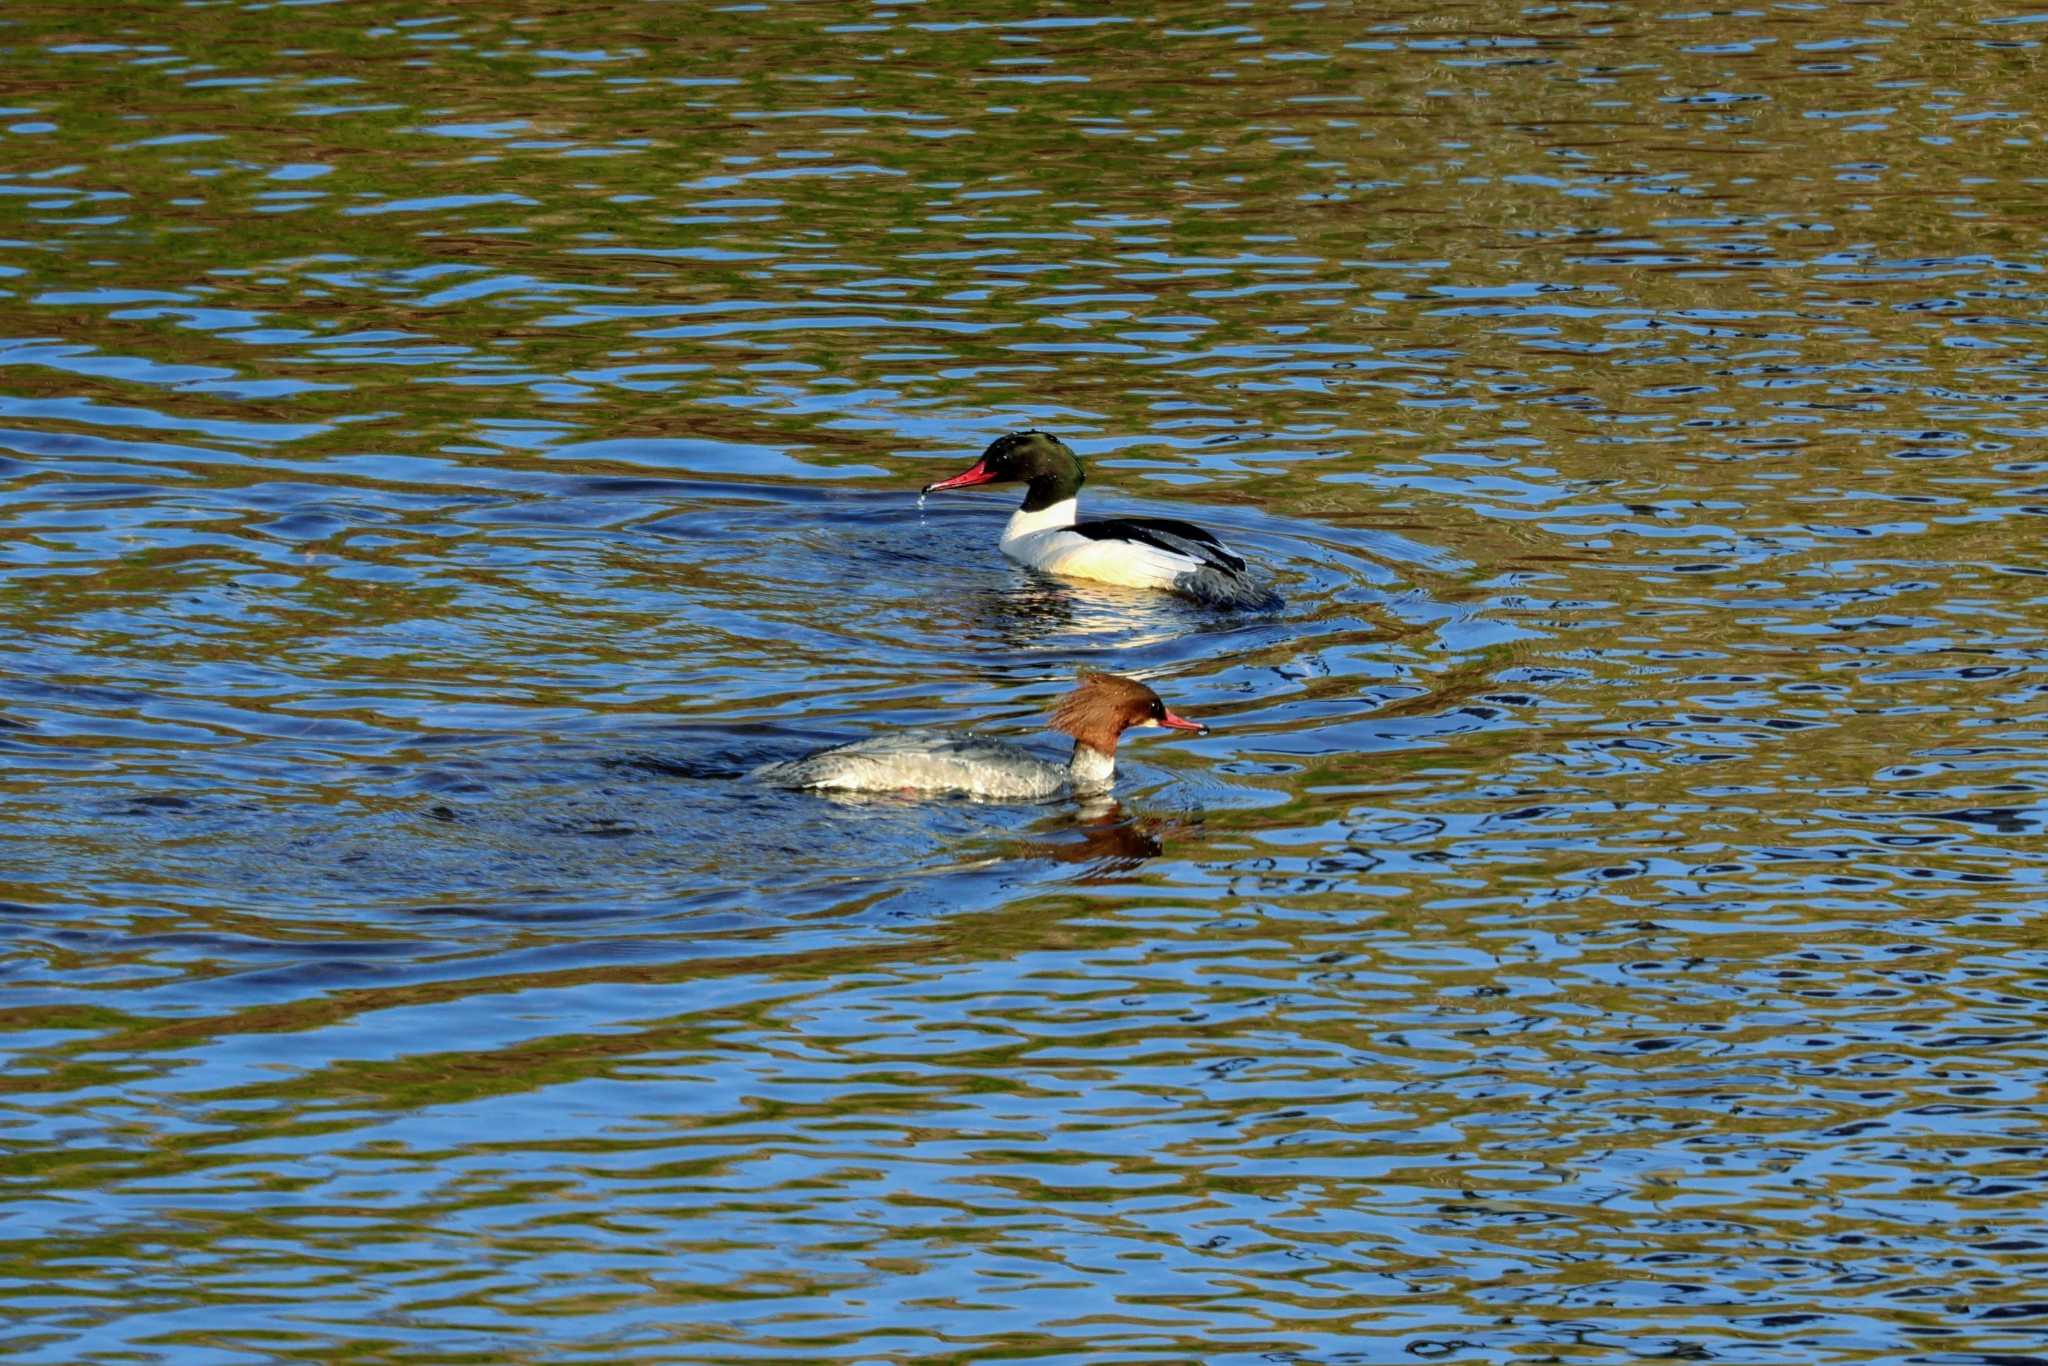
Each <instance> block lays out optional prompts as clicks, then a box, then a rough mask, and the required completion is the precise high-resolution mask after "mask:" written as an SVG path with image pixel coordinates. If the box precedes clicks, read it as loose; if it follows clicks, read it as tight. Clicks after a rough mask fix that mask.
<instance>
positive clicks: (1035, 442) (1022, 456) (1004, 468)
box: [924, 432, 1088, 512]
mask: <svg viewBox="0 0 2048 1366" xmlns="http://www.w3.org/2000/svg"><path fill="white" fill-rule="evenodd" d="M1087 477H1088V476H1087V474H1086V473H1085V472H1084V471H1083V470H1082V469H1081V457H1080V456H1078V455H1075V454H1074V453H1073V452H1072V451H1070V450H1068V449H1067V443H1066V442H1064V441H1062V440H1060V439H1059V438H1058V437H1056V436H1053V435H1051V434H1050V433H1048V432H1011V433H1010V434H1009V435H1008V436H999V437H997V438H996V439H995V440H994V441H991V442H989V444H988V449H987V450H985V451H983V452H982V453H981V459H979V460H977V461H975V462H974V463H973V464H972V465H971V466H969V467H968V468H967V469H965V470H962V471H961V472H960V473H958V474H956V475H954V476H953V477H952V478H951V479H941V480H940V481H939V482H938V483H936V484H926V485H925V487H924V491H925V492H926V493H938V492H941V491H942V490H945V489H965V488H972V487H974V486H975V485H976V484H1011V483H1022V484H1025V485H1027V488H1026V489H1025V493H1024V510H1025V511H1026V512H1038V511H1041V510H1042V509H1045V508H1049V507H1051V506H1052V505H1053V504H1054V503H1059V502H1064V501H1066V500H1067V499H1069V498H1072V497H1073V496H1074V495H1075V494H1077V493H1079V492H1080V491H1081V484H1082V482H1083V481H1084V480H1086V479H1087Z"/></svg>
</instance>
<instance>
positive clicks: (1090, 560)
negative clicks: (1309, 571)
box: [924, 431, 1280, 612]
mask: <svg viewBox="0 0 2048 1366" xmlns="http://www.w3.org/2000/svg"><path fill="white" fill-rule="evenodd" d="M1087 477H1088V476H1087V474H1086V473H1085V472H1083V470H1082V469H1081V460H1080V457H1079V456H1077V455H1075V454H1074V453H1073V452H1072V451H1070V450H1068V449H1067V446H1066V443H1065V442H1063V441H1061V440H1060V439H1059V438H1058V437H1056V436H1052V435H1050V434H1049V433H1046V432H1038V431H1031V432H1011V433H1010V434H1009V435H1008V436H999V437H997V438H996V439H995V440H994V441H992V442H990V443H989V447H988V449H987V450H985V451H983V452H982V453H981V459H979V460H977V461H975V462H974V464H973V465H972V466H970V467H969V468H968V469H965V470H963V471H961V472H960V473H959V474H956V475H954V476H953V477H952V478H951V479H941V480H940V481H939V482H938V483H936V484H927V485H925V487H924V491H925V492H926V493H939V492H942V491H943V490H945V489H964V488H972V487H973V486H974V485H976V484H1002V483H1009V482H1012V481H1016V480H1021V481H1023V483H1024V484H1025V489H1024V505H1023V506H1022V507H1020V508H1018V509H1017V511H1016V512H1015V513H1013V514H1011V517H1010V524H1009V525H1008V526H1006V527H1004V528H1003V539H1002V549H1003V554H1005V555H1007V556H1009V557H1010V558H1011V559H1013V560H1016V561H1017V562H1019V563H1020V564H1028V565H1030V566H1031V567H1032V568H1034V569H1043V570H1045V571H1046V572H1048V573H1052V574H1071V575H1073V576H1074V577H1075V578H1081V579H1100V580H1102V581H1103V582H1104V583H1120V584H1126V585H1129V586H1131V587H1134V588H1164V589H1168V590H1170V591H1172V592H1175V593H1179V594H1181V595H1182V596H1184V597H1190V598H1193V599H1194V600H1195V601H1197V602H1201V603H1207V604H1209V605H1211V606H1214V607H1237V608H1244V609H1247V610H1250V611H1257V612H1270V611H1272V610H1274V609H1275V608H1277V607H1279V606H1280V595H1279V594H1277V593H1275V592H1274V591H1273V590H1272V589H1270V588H1267V587H1266V586H1265V585H1263V584H1261V583H1259V582H1258V581H1257V580H1255V579H1254V578H1252V576H1251V574H1250V573H1249V572H1248V571H1247V570H1246V569H1245V565H1244V561H1243V560H1241V559H1239V558H1238V557H1237V556H1236V555H1234V554H1232V553H1231V551H1230V547H1229V546H1227V545H1225V544H1223V542H1221V541H1219V540H1217V539H1216V538H1215V537H1214V536H1211V535H1210V534H1209V533H1208V532H1206V531H1204V530H1202V528H1200V527H1198V526H1195V525H1194V524H1192V523H1190V522H1179V521H1174V520H1172V519H1170V518H1164V517H1116V518H1109V519H1105V520H1102V521H1094V522H1082V521H1076V520H1075V517H1076V504H1077V503H1078V502H1079V495H1080V492H1081V484H1082V482H1083V481H1084V480H1086V479H1087Z"/></svg>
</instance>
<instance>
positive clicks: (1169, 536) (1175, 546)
mask: <svg viewBox="0 0 2048 1366" xmlns="http://www.w3.org/2000/svg"><path fill="white" fill-rule="evenodd" d="M1067 530H1069V531H1071V532H1073V533H1075V534H1076V535H1078V536H1086V537H1087V538H1088V539H1089V540H1091V541H1139V542H1142V543H1143V544H1145V545H1149V546H1154V547H1156V548H1158V549H1160V550H1164V551H1168V552H1170V553H1172V554H1175V555H1185V556H1187V557H1188V558H1189V559H1191V560H1195V561H1198V562H1200V563H1202V564H1205V565H1207V566H1209V567H1210V568H1211V569H1220V570H1222V571H1224V572H1226V573H1230V574H1242V573H1244V572H1245V569H1244V561H1243V560H1240V559H1239V558H1238V557H1237V556H1235V555H1233V554H1231V553H1230V552H1229V551H1228V550H1226V549H1225V548H1224V546H1223V542H1221V541H1219V540H1217V539H1216V538H1215V537H1214V536H1212V535H1210V534H1209V533H1208V532H1206V531H1204V530H1202V528H1200V527H1198V526H1196V525H1195V524H1194V523H1193V522H1182V521H1176V520H1175V519H1173V518H1171V517H1105V518H1103V519H1101V520H1100V521H1094V522H1076V523H1074V524H1073V525H1072V526H1070V527H1068V528H1067Z"/></svg>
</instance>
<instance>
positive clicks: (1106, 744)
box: [753, 674, 1209, 801]
mask: <svg viewBox="0 0 2048 1366" xmlns="http://www.w3.org/2000/svg"><path fill="white" fill-rule="evenodd" d="M1146 726H1151V727H1164V728H1166V729H1168V730H1191V731H1193V732H1195V734H1197V735H1207V734H1208V733H1209V728H1208V727H1207V726H1205V725H1203V724H1202V723H1201V722H1199V721H1190V720H1188V719H1187V718H1186V717H1184V716H1175V715H1174V714H1173V713H1172V712H1171V711H1169V710H1167V707H1166V704H1165V703H1164V702H1162V701H1160V700H1159V694H1158V693H1155V692H1153V691H1152V690H1151V689H1150V688H1148V687H1146V686H1145V685H1144V684H1143V683H1140V682H1138V681H1137V680H1135V679H1130V678H1120V677H1118V676H1117V675H1115V674H1088V675H1086V676H1085V677H1083V678H1082V680H1081V686H1080V687H1078V688H1076V689H1074V691H1072V692H1070V693H1068V694H1067V695H1066V696H1065V697H1064V698H1062V699H1060V704H1059V706H1058V708H1056V709H1055V710H1054V712H1053V714H1052V728H1053V729H1054V730H1058V731H1065V732H1066V733H1067V734H1068V735H1071V736H1073V737H1074V757H1073V758H1072V759H1071V760H1069V761H1068V762H1067V764H1066V765H1065V766H1064V767H1062V766H1061V765H1059V764H1051V763H1047V762H1046V761H1045V760H1043V759H1040V758H1038V757H1037V756H1036V755H1034V754H1032V753H1031V752H1030V751H1029V750H1026V749H1023V748H1021V747H1019V746H1017V745H1012V744H1005V743H1004V742H1003V741H1001V740H987V739H983V738H981V737H979V736H974V735H952V734H948V733H947V732H945V731H932V730H913V731H904V732H902V733H900V734H897V735H878V736H876V737H875V738H873V739H871V740H856V741H855V742H854V743H852V744H850V745H840V746H838V747H837V748H835V749H826V750H820V751H819V752H818V753H816V754H811V755H806V756H805V757H804V758H801V759H792V760H789V761H788V762H786V763H779V764H769V765H767V766H765V767H763V768H758V769H755V770H754V775H753V776H754V777H755V778H757V779H759V780H761V781H762V782H767V783H773V784H775V785H776V786H778V787H811V788H823V789H827V790H830V791H834V792H904V791H913V792H948V793H959V794H961V795H964V796H969V797H982V798H988V799H993V800H996V801H1036V800H1040V799H1042V798H1046V797H1051V796H1053V795H1055V794H1057V793H1058V792H1060V791H1061V790H1062V789H1065V790H1067V791H1070V792H1072V793H1074V794H1075V795H1084V794H1089V793H1098V792H1106V791H1108V790H1109V786H1110V784H1111V782H1113V781H1114V779H1115V777H1116V741H1117V737H1118V736H1120V735H1122V734H1123V733H1124V732H1125V731H1126V730H1129V729H1131V728H1133V727H1146Z"/></svg>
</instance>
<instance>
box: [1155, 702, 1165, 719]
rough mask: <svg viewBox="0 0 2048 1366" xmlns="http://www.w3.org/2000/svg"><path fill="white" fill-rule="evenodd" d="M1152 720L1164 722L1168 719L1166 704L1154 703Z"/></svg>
mask: <svg viewBox="0 0 2048 1366" xmlns="http://www.w3.org/2000/svg"><path fill="white" fill-rule="evenodd" d="M1152 719H1153V720H1154V721H1164V720H1165V719H1166V704H1165V703H1164V702H1154V703H1153V704H1152Z"/></svg>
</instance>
